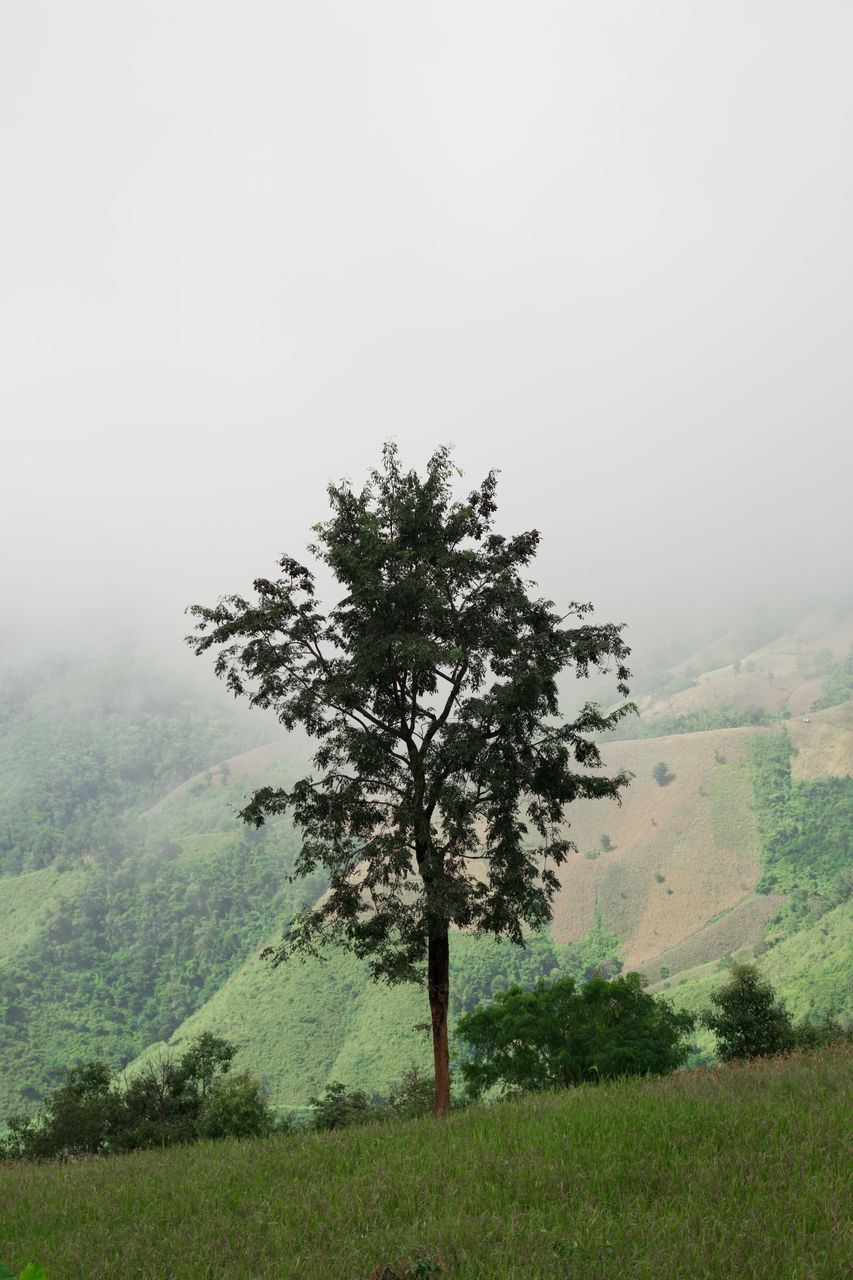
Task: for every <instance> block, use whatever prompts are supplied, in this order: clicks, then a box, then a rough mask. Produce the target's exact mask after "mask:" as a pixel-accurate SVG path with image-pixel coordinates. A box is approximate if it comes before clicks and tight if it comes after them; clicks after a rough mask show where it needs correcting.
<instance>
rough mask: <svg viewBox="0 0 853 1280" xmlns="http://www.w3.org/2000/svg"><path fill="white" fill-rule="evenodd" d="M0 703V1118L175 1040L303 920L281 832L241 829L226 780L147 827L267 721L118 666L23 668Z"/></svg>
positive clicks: (212, 779) (213, 778) (150, 668)
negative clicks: (68, 1072)
mask: <svg viewBox="0 0 853 1280" xmlns="http://www.w3.org/2000/svg"><path fill="white" fill-rule="evenodd" d="M3 691H4V692H3V737H2V741H1V742H0V848H2V869H3V875H2V877H0V1026H2V1028H3V1049H2V1052H0V1114H4V1113H5V1112H4V1110H3V1109H4V1108H5V1110H6V1111H8V1110H10V1109H11V1108H12V1107H16V1106H18V1105H20V1104H21V1102H27V1101H28V1100H33V1099H35V1098H37V1097H39V1096H40V1095H41V1094H43V1093H44V1091H45V1089H46V1088H47V1086H48V1085H49V1083H50V1082H51V1080H52V1079H54V1078H55V1076H56V1073H57V1072H59V1071H61V1070H62V1069H63V1068H64V1067H65V1066H68V1065H70V1064H72V1063H76V1062H79V1061H81V1060H86V1059H88V1058H90V1057H95V1056H97V1057H103V1058H106V1059H107V1060H108V1061H109V1062H110V1063H111V1064H112V1065H120V1064H121V1063H122V1062H124V1061H127V1060H128V1059H130V1058H133V1057H134V1056H135V1055H136V1054H137V1053H139V1051H140V1050H141V1049H142V1048H144V1046H145V1045H146V1044H149V1043H150V1042H151V1041H152V1040H159V1039H162V1038H166V1037H168V1036H169V1035H171V1033H172V1031H173V1030H174V1029H175V1028H176V1027H177V1026H178V1025H179V1024H180V1023H181V1022H182V1020H183V1019H184V1018H186V1017H187V1016H188V1015H189V1014H191V1013H192V1011H193V1010H194V1009H196V1008H198V1006H199V1005H200V1004H202V1003H203V1002H204V1001H205V1000H207V999H208V998H209V997H210V996H212V995H213V994H214V993H215V992H216V991H217V990H218V989H219V987H220V986H221V985H222V984H223V983H224V982H225V981H226V979H227V978H228V976H229V974H230V973H231V972H232V971H233V969H234V968H235V967H237V966H239V965H240V964H242V963H243V961H244V960H245V958H246V955H247V954H249V953H251V952H252V950H253V949H254V948H256V947H257V946H258V945H259V943H260V942H261V940H262V939H263V938H264V937H265V936H266V934H267V933H268V932H269V930H270V929H271V928H272V927H274V925H276V924H278V923H279V922H280V920H281V919H282V917H283V916H284V915H286V914H287V913H288V912H289V911H290V910H291V909H292V908H293V907H294V906H295V905H298V899H297V896H296V891H295V890H294V889H293V888H292V887H291V886H288V885H287V884H286V874H287V871H288V870H289V867H290V865H291V862H292V858H293V839H292V833H291V831H290V828H289V827H288V826H287V825H286V824H273V825H271V826H269V827H268V828H265V829H264V830H263V831H260V832H255V831H250V830H248V829H247V828H244V827H243V826H242V824H241V823H239V822H237V821H235V819H234V807H235V805H236V804H238V803H239V802H241V800H242V797H243V794H244V788H243V787H242V785H241V784H240V783H239V782H237V783H234V784H231V785H228V784H225V783H224V773H223V770H222V769H221V768H219V769H217V770H214V771H213V772H212V773H203V774H202V775H201V776H200V777H198V779H197V780H196V782H195V784H194V785H193V786H191V787H190V788H189V789H188V790H186V791H184V792H183V794H181V795H180V796H179V797H176V798H175V800H174V801H173V802H172V803H171V804H170V805H169V807H168V812H155V813H151V814H149V816H147V817H141V816H140V815H141V814H142V813H143V812H144V811H145V810H146V808H148V807H149V806H151V805H152V802H153V801H156V800H159V799H160V798H162V796H163V795H164V793H166V792H168V791H170V790H171V789H172V788H174V787H175V785H176V784H179V783H181V782H182V781H183V780H184V779H185V778H187V776H188V775H192V774H194V773H196V771H198V770H199V769H201V768H203V767H204V766H215V765H216V764H217V762H218V761H224V759H225V758H227V757H230V756H233V755H234V753H235V752H236V751H239V750H241V749H243V748H246V747H249V746H251V745H252V744H253V742H257V741H258V739H259V738H261V737H266V736H268V735H269V733H270V726H269V724H268V723H265V722H264V720H263V718H262V717H258V718H257V719H256V720H253V719H252V718H251V717H248V716H246V715H245V714H241V713H240V712H239V711H237V710H235V709H234V708H233V707H232V705H231V703H230V702H229V701H227V700H225V699H224V698H222V697H221V696H214V697H204V696H200V695H199V692H198V690H197V689H195V690H192V689H188V688H187V685H186V683H185V682H184V683H183V684H182V683H181V681H180V680H178V679H177V678H176V677H174V676H173V677H171V678H169V677H168V676H166V675H164V673H163V672H162V670H159V669H158V668H157V666H156V665H155V664H153V663H152V664H150V665H146V664H145V663H144V662H143V661H141V660H140V659H138V658H137V659H131V658H129V657H127V656H125V657H112V658H110V659H109V660H104V659H100V660H98V661H97V662H94V661H79V660H77V661H75V660H73V659H65V660H62V661H60V660H52V661H47V662H42V663H40V664H39V665H38V666H37V667H27V666H26V665H24V664H20V665H18V666H17V667H16V668H13V669H10V670H7V671H6V672H5V673H4V679H3ZM213 693H214V695H220V691H219V690H218V689H215V690H214V691H213ZM273 728H274V726H273ZM321 889H322V885H321V884H316V885H314V886H309V891H310V892H314V893H317V892H319V891H320V890H321ZM300 892H302V890H300Z"/></svg>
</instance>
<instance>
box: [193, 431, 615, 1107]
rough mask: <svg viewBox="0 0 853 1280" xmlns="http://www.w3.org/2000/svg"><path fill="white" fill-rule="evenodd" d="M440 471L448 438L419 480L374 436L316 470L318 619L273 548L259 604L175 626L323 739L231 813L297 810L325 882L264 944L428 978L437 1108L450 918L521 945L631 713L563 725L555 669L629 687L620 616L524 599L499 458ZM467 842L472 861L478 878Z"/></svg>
mask: <svg viewBox="0 0 853 1280" xmlns="http://www.w3.org/2000/svg"><path fill="white" fill-rule="evenodd" d="M453 472H454V468H453V465H452V463H451V460H450V453H449V450H448V449H446V448H441V449H438V450H437V451H436V452H435V453H434V454H433V456H432V458H431V459H430V460H429V463H428V464H427V472H426V475H425V477H423V478H421V477H420V476H418V475H417V473H415V472H414V471H410V472H404V471H403V470H402V468H401V465H400V460H399V457H398V452H397V449H396V446H395V445H393V444H390V443H389V444H386V446H385V449H384V451H383V467H382V470H374V471H372V472H371V476H370V482H369V483H368V484H367V485H366V486H365V487H364V489H363V490H362V491H361V492H360V493H355V492H354V491H353V490H352V489H351V488H350V486H349V485H348V484H346V483H343V484H341V485H339V486H336V485H330V487H329V490H328V492H329V499H330V503H331V508H332V517H331V519H330V520H328V521H327V522H325V523H322V524H318V525H316V526H315V533H316V542H315V544H314V545H313V546H311V547H310V548H309V549H310V551H311V552H312V553H313V554H314V556H315V557H316V558H317V559H318V560H319V561H320V562H321V563H323V564H324V565H325V566H326V567H327V568H328V569H329V570H331V572H332V574H333V575H334V578H335V579H336V581H337V583H338V584H339V586H340V590H341V599H340V600H339V602H338V603H337V605H335V606H334V607H333V608H332V609H331V610H330V611H329V612H328V613H327V614H323V613H321V612H320V610H319V609H318V607H317V604H316V602H315V599H314V595H315V586H314V575H313V574H312V573H311V571H310V570H309V569H307V568H306V567H304V566H303V565H302V564H300V563H299V562H297V561H296V560H294V559H293V558H292V557H290V556H284V557H282V559H281V560H280V562H279V566H280V569H281V571H282V573H281V577H280V578H279V579H278V580H277V581H275V582H271V581H268V580H267V579H264V578H259V579H257V580H256V581H255V583H254V589H255V592H256V599H255V600H254V601H253V602H251V603H250V602H249V601H248V600H246V599H244V598H243V597H241V596H235V595H232V596H228V597H225V598H223V599H221V600H220V602H219V604H218V605H217V606H215V607H214V608H206V607H204V606H201V605H194V606H193V607H192V608H191V609H190V612H191V613H192V614H193V615H194V616H195V617H196V618H197V619H198V623H197V627H196V631H197V633H198V634H196V635H194V636H191V637H188V642H189V643H190V644H191V645H192V647H193V649H194V651H195V652H196V653H197V654H203V653H205V652H207V651H208V650H209V649H211V648H215V649H216V650H217V656H216V664H215V670H216V673H217V674H218V675H219V676H222V677H224V678H225V680H226V682H227V684H228V686H229V688H230V689H231V690H232V691H233V692H234V693H235V694H238V695H242V694H246V695H247V696H248V697H249V699H250V702H251V703H252V705H254V706H259V707H263V708H269V709H272V710H273V711H274V712H275V714H276V716H277V717H278V719H279V720H280V721H281V723H282V724H283V725H285V727H286V728H288V729H292V728H294V727H295V726H297V725H301V726H303V727H304V728H305V730H306V731H307V733H308V734H309V735H310V736H311V737H312V738H313V739H314V740H315V741H316V742H317V743H318V744H319V745H318V747H317V750H316V753H315V755H314V765H315V768H316V776H309V777H305V778H303V779H301V780H300V781H298V782H297V783H296V784H295V785H293V786H292V787H290V788H285V787H279V788H272V787H264V788H261V789H260V790H258V791H256V792H255V793H254V795H253V797H252V799H251V800H250V802H249V803H248V804H247V805H246V806H245V807H244V808H243V809H242V810H241V816H242V817H243V819H244V821H245V822H247V823H250V824H253V825H255V826H261V825H263V823H264V822H265V821H266V820H267V818H268V817H270V816H271V815H275V814H282V813H285V812H288V813H290V814H291V815H292V817H293V821H294V823H295V825H296V826H297V827H298V828H299V829H300V830H301V832H302V834H303V840H302V848H301V851H300V854H299V856H298V858H297V862H296V873H297V874H298V875H300V876H302V875H309V874H312V873H313V872H314V871H315V870H316V869H317V868H323V870H324V871H325V872H327V873H328V875H329V879H330V888H329V891H328V892H327V893H326V895H325V896H324V897H323V899H322V900H321V902H320V903H319V904H318V905H316V906H314V907H313V908H312V907H306V908H305V909H304V910H303V911H302V912H300V913H299V914H298V915H297V916H296V917H295V919H293V920H292V921H291V923H290V925H289V926H288V928H287V931H286V933H285V936H284V940H283V942H282V944H281V945H280V946H279V947H276V948H270V949H269V952H268V955H269V957H270V958H271V959H272V960H273V963H275V964H279V963H281V962H283V961H285V960H287V959H288V958H289V957H291V956H293V955H294V954H302V955H309V956H316V955H317V954H318V949H319V948H321V947H322V946H323V945H325V944H327V943H329V942H338V943H342V944H344V945H346V946H348V947H351V948H352V949H353V950H354V951H355V953H356V955H358V956H360V957H365V958H367V959H368V960H369V964H370V968H371V973H372V976H373V977H374V978H382V979H385V980H386V981H388V982H389V983H392V984H393V983H397V982H409V981H412V982H418V983H423V982H424V979H425V978H426V986H427V990H428V993H429V1001H430V1009H431V1014H432V1026H433V1033H434V1050H435V1066H436V1110H437V1111H441V1110H445V1109H446V1108H447V1106H448V1105H449V1068H448V1062H447V1040H446V1024H447V1012H448V998H449V997H448V992H449V949H448V936H449V930H450V928H451V926H454V927H458V928H472V929H475V930H477V931H479V932H482V933H490V934H493V935H494V936H496V937H500V936H507V937H509V938H511V939H512V940H513V941H515V942H517V943H520V942H521V941H522V938H523V929H524V926H525V925H527V926H531V927H534V928H536V927H540V926H542V925H543V924H545V923H546V922H547V921H548V920H549V919H550V912H551V901H552V898H553V895H554V893H555V892H556V891H557V889H558V888H559V881H558V878H557V875H556V872H555V870H554V868H555V867H558V866H559V865H560V864H561V863H562V862H564V861H565V859H566V857H567V855H568V853H569V851H570V850H571V849H572V847H573V846H572V845H571V842H570V841H569V840H567V839H566V836H565V833H564V830H563V829H562V822H563V817H564V811H565V809H566V807H567V806H568V805H569V804H570V803H571V802H572V801H573V800H576V799H579V798H582V797H589V798H593V797H610V798H618V796H619V792H620V789H621V787H622V786H624V785H625V781H626V780H625V779H624V778H623V777H622V776H621V775H620V776H619V777H617V778H605V777H602V776H601V775H600V774H599V773H598V772H597V770H598V769H599V768H600V767H601V764H602V761H601V756H600V753H599V750H598V747H597V746H596V744H595V743H594V742H593V741H592V738H591V735H592V734H595V733H600V732H603V731H606V730H608V729H611V728H613V727H614V726H615V725H616V724H617V723H618V722H619V720H620V719H622V717H623V716H624V715H625V714H627V712H628V710H629V709H630V708H628V707H621V708H619V709H618V710H616V711H614V712H612V713H611V714H609V715H606V714H603V713H602V712H601V711H600V710H599V708H598V707H597V706H596V705H594V704H592V703H586V704H585V705H584V707H583V708H582V710H581V712H580V714H579V715H578V717H577V719H576V720H575V721H574V722H571V723H570V722H565V721H561V720H560V719H559V705H558V690H557V683H556V678H557V676H558V674H559V673H560V672H561V671H562V670H563V669H564V668H566V667H574V669H575V672H576V674H577V675H579V676H581V677H584V676H587V675H588V674H589V672H590V670H595V669H602V668H606V667H607V665H608V662H609V661H610V660H615V665H616V681H617V687H618V689H619V692H620V694H623V695H626V694H627V692H628V690H627V684H626V680H627V677H628V675H629V672H628V670H627V668H626V667H625V665H624V663H625V660H626V658H627V654H628V650H627V648H626V646H625V645H624V643H623V641H622V639H621V636H620V632H621V627H619V626H613V625H599V626H592V625H578V626H572V627H566V626H565V625H564V623H565V620H566V618H567V617H568V618H571V619H572V620H573V621H578V622H580V621H581V620H582V619H583V618H584V617H585V615H586V614H587V613H588V612H589V609H590V606H588V605H584V604H571V605H569V606H568V608H567V609H566V608H561V609H560V610H559V611H557V610H555V609H554V607H553V603H552V602H551V601H548V600H541V599H532V598H531V597H530V596H529V595H528V590H529V587H530V583H529V582H527V581H526V579H525V577H524V576H523V575H524V574H526V573H527V571H528V567H529V565H530V563H531V561H532V560H533V558H534V556H535V554H536V550H537V546H538V542H539V534H538V533H537V532H536V531H535V530H532V531H529V532H526V533H523V534H520V535H518V536H516V537H513V538H509V539H507V538H505V537H503V536H501V535H499V534H497V533H495V532H494V531H493V526H494V518H495V512H496V502H495V491H496V476H495V474H494V473H491V474H490V475H489V476H487V478H486V479H485V481H484V482H483V483H482V485H481V486H480V488H479V489H475V490H474V491H473V492H472V493H471V494H470V495H469V497H468V499H467V501H466V502H460V501H458V500H455V499H454V498H453V493H452V484H451V480H452V476H453ZM576 766H579V768H576ZM531 836H532V837H533V839H531V838H530V837H531ZM475 851H476V852H475ZM472 856H474V857H476V858H478V860H479V862H480V863H481V864H483V865H482V866H481V868H480V869H481V870H483V871H484V872H485V873H486V874H485V875H480V876H477V877H475V876H474V875H473V874H472V869H471V868H470V867H469V862H468V860H469V858H471V857H472ZM365 905H367V906H368V908H369V909H368V910H364V907H365ZM425 971H426V972H425Z"/></svg>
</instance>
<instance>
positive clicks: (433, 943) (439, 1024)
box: [427, 932, 450, 1119]
mask: <svg viewBox="0 0 853 1280" xmlns="http://www.w3.org/2000/svg"><path fill="white" fill-rule="evenodd" d="M427 985H428V988H429V1009H430V1013H431V1014H432V1051H433V1056H434V1058H435V1116H436V1119H438V1117H439V1116H443V1115H446V1114H447V1112H448V1111H449V1110H450V1051H449V1048H448V1044H447V1006H448V1004H449V1002H450V940H449V938H448V936H447V932H445V933H444V934H443V936H442V937H440V938H430V940H429V961H428V968H427Z"/></svg>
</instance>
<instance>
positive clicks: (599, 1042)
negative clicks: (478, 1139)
mask: <svg viewBox="0 0 853 1280" xmlns="http://www.w3.org/2000/svg"><path fill="white" fill-rule="evenodd" d="M644 986H645V980H644V979H643V978H642V976H641V975H640V974H638V973H629V974H627V975H626V976H625V977H619V978H616V979H615V980H614V981H612V982H608V981H606V980H605V979H604V978H600V977H594V978H592V979H591V980H590V981H589V982H587V983H584V984H583V985H582V986H580V987H578V986H577V985H576V984H575V981H574V979H573V978H562V979H560V980H559V981H557V982H555V983H553V984H552V985H551V986H548V985H546V984H545V983H540V984H539V985H538V986H537V987H536V989H535V990H534V991H528V992H524V991H522V990H521V989H520V988H519V987H513V988H511V989H510V990H509V991H506V992H504V993H503V994H502V995H499V996H498V997H497V998H496V999H495V1000H494V1002H493V1003H492V1004H491V1005H489V1006H485V1007H483V1008H480V1009H476V1010H474V1012H473V1013H469V1014H466V1015H465V1016H464V1017H462V1018H460V1019H459V1021H458V1023H457V1024H456V1038H457V1039H460V1040H462V1041H464V1042H465V1043H466V1044H467V1045H468V1046H469V1049H470V1050H471V1051H472V1052H473V1060H472V1061H469V1062H463V1063H462V1065H461V1071H462V1075H463V1078H464V1080H465V1086H466V1090H467V1092H468V1094H469V1096H471V1097H475V1098H476V1097H479V1096H480V1095H481V1094H482V1093H484V1092H485V1091H487V1090H489V1089H491V1088H492V1087H493V1086H495V1085H498V1084H500V1085H501V1086H502V1088H503V1090H504V1091H506V1090H511V1091H514V1092H531V1091H537V1090H541V1089H548V1088H554V1087H555V1086H562V1087H564V1088H567V1087H569V1086H572V1085H579V1084H583V1083H587V1082H594V1083H597V1082H599V1081H600V1080H605V1079H609V1078H612V1077H616V1076H625V1075H645V1074H651V1075H662V1074H665V1073H667V1072H669V1071H673V1070H675V1068H676V1067H678V1066H681V1065H682V1064H683V1063H684V1062H685V1060H686V1058H687V1053H688V1048H687V1046H686V1045H684V1043H683V1040H684V1037H685V1036H686V1035H687V1034H688V1033H689V1032H690V1031H691V1030H692V1029H693V1025H694V1019H693V1017H692V1015H690V1014H686V1013H676V1012H675V1011H674V1010H673V1009H672V1007H671V1006H670V1005H669V1004H668V1003H667V1002H666V1001H665V1000H663V999H662V998H660V997H655V996H653V995H650V994H649V993H648V992H647V991H645V990H644Z"/></svg>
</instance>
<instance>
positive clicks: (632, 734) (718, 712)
mask: <svg viewBox="0 0 853 1280" xmlns="http://www.w3.org/2000/svg"><path fill="white" fill-rule="evenodd" d="M776 718H777V717H776V716H774V715H772V714H771V712H769V711H765V710H764V708H763V707H758V706H748V707H735V706H732V705H731V703H728V702H718V703H716V704H715V705H714V706H713V707H694V708H693V709H692V710H690V711H685V712H682V713H681V714H679V715H661V716H635V717H633V718H632V719H627V720H623V721H622V722H621V723H620V725H619V728H618V730H617V732H616V733H615V734H613V735H611V736H612V737H614V738H618V739H619V740H620V741H624V740H626V739H634V738H666V737H669V735H670V734H674V733H701V732H703V731H705V730H708V729H739V728H743V727H744V726H753V725H756V726H757V725H763V724H772V723H773V722H774V720H775V719H776Z"/></svg>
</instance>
